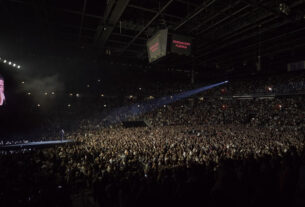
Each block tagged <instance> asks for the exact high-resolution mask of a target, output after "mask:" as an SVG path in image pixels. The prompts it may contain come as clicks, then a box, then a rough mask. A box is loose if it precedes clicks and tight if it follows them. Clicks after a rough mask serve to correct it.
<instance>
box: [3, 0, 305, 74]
mask: <svg viewBox="0 0 305 207" xmlns="http://www.w3.org/2000/svg"><path fill="white" fill-rule="evenodd" d="M0 4H1V6H2V7H3V8H4V9H3V10H2V11H5V13H3V14H4V15H5V17H7V19H9V20H10V21H9V22H11V24H16V25H20V26H22V25H23V28H24V27H25V26H24V25H26V27H27V28H26V29H27V30H33V31H35V32H36V33H41V34H45V36H46V38H51V39H53V40H54V39H61V40H62V41H65V42H67V43H69V44H70V43H71V44H75V45H77V46H78V47H80V48H84V47H92V48H95V49H97V51H99V54H100V55H103V56H104V55H105V56H109V58H116V60H119V59H130V60H134V61H142V62H147V52H146V41H147V39H148V38H150V37H151V36H152V35H153V34H154V33H155V32H156V31H157V30H158V29H160V28H161V27H164V26H166V27H168V28H169V32H170V33H179V34H184V35H189V36H191V37H192V38H193V51H192V56H191V57H176V56H169V57H167V58H165V60H164V61H163V62H160V63H159V64H166V65H167V66H175V65H179V64H191V65H192V66H194V67H197V68H204V67H210V68H211V67H216V68H219V67H232V66H234V65H247V64H249V63H250V62H256V61H257V59H258V56H261V59H264V60H271V61H284V60H287V61H289V60H290V59H293V57H298V58H303V57H304V52H302V51H304V49H305V0H294V1H288V0H226V1H223V0H73V1H63V0H0ZM4 15H2V18H3V16H4ZM2 29H4V28H2ZM50 41H51V40H50ZM304 58H305V57H304Z"/></svg>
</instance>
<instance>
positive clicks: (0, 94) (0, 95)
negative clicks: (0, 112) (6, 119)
mask: <svg viewBox="0 0 305 207" xmlns="http://www.w3.org/2000/svg"><path fill="white" fill-rule="evenodd" d="M4 101H5V95H4V78H3V77H2V76H1V74H0V106H2V105H3V104H4Z"/></svg>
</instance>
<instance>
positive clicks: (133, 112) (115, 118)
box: [103, 81, 229, 124]
mask: <svg viewBox="0 0 305 207" xmlns="http://www.w3.org/2000/svg"><path fill="white" fill-rule="evenodd" d="M228 82H229V81H224V82H220V83H215V84H212V85H208V86H204V87H201V88H197V89H193V90H190V91H185V92H182V93H179V94H176V95H173V96H165V97H162V98H158V99H155V100H152V101H147V102H143V103H137V104H132V105H129V106H123V107H120V108H118V109H114V110H113V111H111V112H110V113H109V114H108V115H107V116H106V117H105V118H104V119H103V121H106V122H107V123H110V124H115V123H118V122H121V121H125V120H127V119H128V118H131V117H135V116H139V115H142V114H144V113H147V112H150V111H153V110H155V109H158V108H160V107H162V106H163V105H168V104H171V103H174V102H176V101H179V100H182V99H185V98H187V97H190V96H192V95H195V94H198V93H201V92H203V91H206V90H209V89H212V88H214V87H217V86H220V85H223V84H226V83H228ZM139 106H140V107H139Z"/></svg>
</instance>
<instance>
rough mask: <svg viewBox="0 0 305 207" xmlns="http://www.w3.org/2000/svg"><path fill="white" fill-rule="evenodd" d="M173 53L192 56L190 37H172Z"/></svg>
mask: <svg viewBox="0 0 305 207" xmlns="http://www.w3.org/2000/svg"><path fill="white" fill-rule="evenodd" d="M171 52H172V53H176V54H179V55H187V56H188V55H191V52H192V40H191V38H190V37H186V36H182V35H176V34H174V35H173V36H172V41H171Z"/></svg>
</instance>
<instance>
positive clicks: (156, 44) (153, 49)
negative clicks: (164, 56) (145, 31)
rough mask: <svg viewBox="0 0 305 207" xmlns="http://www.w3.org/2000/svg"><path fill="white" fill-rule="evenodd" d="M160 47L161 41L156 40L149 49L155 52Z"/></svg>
mask: <svg viewBox="0 0 305 207" xmlns="http://www.w3.org/2000/svg"><path fill="white" fill-rule="evenodd" d="M158 49H159V42H156V43H155V44H153V45H152V46H151V47H150V48H149V50H150V51H151V52H155V51H156V50H158Z"/></svg>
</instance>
